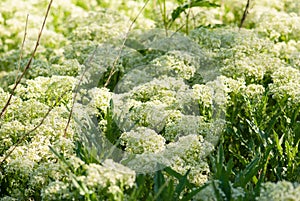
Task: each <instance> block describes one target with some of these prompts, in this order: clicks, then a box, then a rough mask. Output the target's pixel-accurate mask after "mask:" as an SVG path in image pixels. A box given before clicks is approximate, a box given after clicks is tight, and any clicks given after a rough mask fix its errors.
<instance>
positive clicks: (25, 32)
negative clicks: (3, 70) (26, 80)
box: [15, 14, 29, 84]
mask: <svg viewBox="0 0 300 201" xmlns="http://www.w3.org/2000/svg"><path fill="white" fill-rule="evenodd" d="M28 18H29V14H27V16H26V23H25V30H24V37H23V41H22V45H21V50H20V57H19V62H18V70H17V73H16V79H15V84H16V82H17V80H18V77H19V72H20V69H21V60H22V58H23V50H24V44H25V40H26V36H27V27H28Z"/></svg>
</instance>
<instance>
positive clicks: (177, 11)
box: [171, 0, 219, 22]
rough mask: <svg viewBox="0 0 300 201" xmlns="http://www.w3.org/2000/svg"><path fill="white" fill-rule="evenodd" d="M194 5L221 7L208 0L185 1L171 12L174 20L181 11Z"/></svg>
mask: <svg viewBox="0 0 300 201" xmlns="http://www.w3.org/2000/svg"><path fill="white" fill-rule="evenodd" d="M193 7H219V5H218V4H215V3H210V2H208V1H203V0H196V1H191V2H189V3H185V4H183V5H181V6H178V7H177V8H176V9H174V10H173V12H172V14H171V17H172V21H173V22H174V21H175V20H176V19H177V18H178V17H179V16H180V14H181V13H183V12H185V10H186V9H188V8H193Z"/></svg>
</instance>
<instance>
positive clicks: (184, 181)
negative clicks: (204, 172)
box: [175, 169, 191, 200]
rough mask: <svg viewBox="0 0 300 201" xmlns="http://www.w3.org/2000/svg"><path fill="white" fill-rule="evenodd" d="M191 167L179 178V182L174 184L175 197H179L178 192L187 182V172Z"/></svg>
mask: <svg viewBox="0 0 300 201" xmlns="http://www.w3.org/2000/svg"><path fill="white" fill-rule="evenodd" d="M190 171H191V169H189V170H188V171H187V172H186V173H185V175H184V176H183V177H182V178H180V179H179V184H178V185H177V186H176V189H175V199H176V200H177V199H179V196H180V193H181V192H182V191H183V190H184V187H185V186H186V184H187V183H188V174H189V173H190Z"/></svg>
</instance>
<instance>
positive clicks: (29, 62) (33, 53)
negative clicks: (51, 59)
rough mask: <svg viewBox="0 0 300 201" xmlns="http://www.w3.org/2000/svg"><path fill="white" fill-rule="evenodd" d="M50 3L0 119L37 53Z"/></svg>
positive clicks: (0, 115)
mask: <svg viewBox="0 0 300 201" xmlns="http://www.w3.org/2000/svg"><path fill="white" fill-rule="evenodd" d="M52 2H53V0H50V2H49V4H48V8H47V11H46V14H45V18H44V21H43V24H42V27H41V30H40V32H39V35H38V38H37V41H36V44H35V47H34V50H33V52H32V54H31V57H30V59H29V61H28V62H27V65H26V67H25V68H24V70H23V73H22V74H21V75H20V77H18V79H17V80H16V82H15V84H14V87H13V88H12V91H11V92H10V96H9V98H8V99H7V102H6V103H5V105H4V107H3V108H2V110H1V113H0V118H2V116H3V114H4V112H5V111H6V110H7V108H8V106H9V104H10V102H11V99H12V97H13V95H14V93H15V91H16V88H17V87H18V86H19V84H20V82H21V80H22V78H23V77H24V76H25V74H26V72H27V71H28V70H29V69H30V66H31V63H32V61H33V59H34V56H35V54H36V51H37V49H38V47H39V45H40V40H41V37H42V33H43V30H44V27H45V25H46V20H47V18H48V14H49V11H50V8H51V5H52Z"/></svg>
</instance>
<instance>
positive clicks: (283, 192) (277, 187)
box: [256, 181, 300, 201]
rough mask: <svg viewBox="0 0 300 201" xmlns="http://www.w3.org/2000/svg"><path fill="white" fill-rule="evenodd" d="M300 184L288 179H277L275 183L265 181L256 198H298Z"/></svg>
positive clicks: (261, 199)
mask: <svg viewBox="0 0 300 201" xmlns="http://www.w3.org/2000/svg"><path fill="white" fill-rule="evenodd" d="M299 197H300V185H299V184H293V183H291V182H288V181H279V182H277V183H272V182H266V183H264V184H263V185H262V189H261V191H260V196H259V197H257V198H256V200H259V201H267V200H268V201H275V200H291V201H296V200H299Z"/></svg>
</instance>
